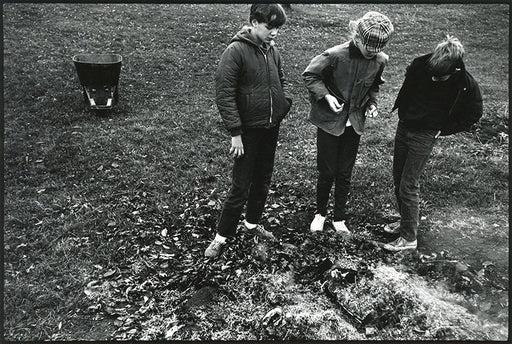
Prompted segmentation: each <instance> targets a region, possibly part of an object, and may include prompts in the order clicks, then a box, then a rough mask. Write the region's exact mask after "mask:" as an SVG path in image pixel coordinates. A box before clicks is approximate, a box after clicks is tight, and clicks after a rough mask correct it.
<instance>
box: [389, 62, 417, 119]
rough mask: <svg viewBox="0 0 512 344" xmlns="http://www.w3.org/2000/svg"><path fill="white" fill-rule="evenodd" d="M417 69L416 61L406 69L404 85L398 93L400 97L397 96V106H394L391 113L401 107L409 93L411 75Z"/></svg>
mask: <svg viewBox="0 0 512 344" xmlns="http://www.w3.org/2000/svg"><path fill="white" fill-rule="evenodd" d="M414 67H415V61H413V62H411V63H410V64H409V65H408V66H407V67H406V68H405V79H404V82H403V84H402V87H400V91H398V95H397V96H396V100H395V104H394V105H393V109H391V112H393V111H395V110H396V109H398V107H399V106H400V102H401V101H402V100H403V99H404V98H405V94H406V93H407V91H408V88H409V83H410V79H411V74H412V72H413V70H414Z"/></svg>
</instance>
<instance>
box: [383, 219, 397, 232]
mask: <svg viewBox="0 0 512 344" xmlns="http://www.w3.org/2000/svg"><path fill="white" fill-rule="evenodd" d="M384 232H386V233H389V234H398V233H400V220H399V221H396V222H393V223H387V224H386V225H385V226H384Z"/></svg>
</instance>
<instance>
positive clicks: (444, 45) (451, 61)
mask: <svg viewBox="0 0 512 344" xmlns="http://www.w3.org/2000/svg"><path fill="white" fill-rule="evenodd" d="M463 57H464V47H463V46H462V43H461V42H460V41H459V39H458V38H457V37H453V36H451V35H446V39H445V40H444V41H442V42H441V43H439V44H438V45H437V47H436V48H435V49H434V51H433V52H432V55H431V56H430V59H429V65H430V69H431V71H432V72H433V73H434V74H435V75H447V74H451V73H453V72H454V71H455V68H457V66H459V65H460V64H461V63H462V58H463Z"/></svg>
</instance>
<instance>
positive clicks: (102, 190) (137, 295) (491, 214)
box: [3, 3, 509, 340]
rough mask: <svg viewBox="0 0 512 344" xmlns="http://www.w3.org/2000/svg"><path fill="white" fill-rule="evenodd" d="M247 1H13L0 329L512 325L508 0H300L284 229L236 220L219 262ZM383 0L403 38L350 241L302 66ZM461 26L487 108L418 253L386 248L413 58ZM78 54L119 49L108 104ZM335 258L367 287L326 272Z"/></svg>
mask: <svg viewBox="0 0 512 344" xmlns="http://www.w3.org/2000/svg"><path fill="white" fill-rule="evenodd" d="M248 9H249V7H248V5H225V4H212V5H207V4H201V5H192V4H180V5H163V4H115V5H114V4H111V5H108V4H107V5H105V4H13V3H8V4H4V5H3V16H4V17H3V20H4V21H3V25H4V183H5V201H4V202H5V204H4V216H5V224H4V278H5V282H4V286H5V288H4V318H5V319H4V320H5V321H4V326H5V333H4V336H5V339H8V340H101V339H103V340H105V339H143V340H154V339H173V340H195V339H202V340H210V339H221V340H234V339H239V340H244V339H258V340H268V339H280V340H299V339H308V340H315V339H351V340H357V339H362V340H364V339H427V340H429V339H435V340H448V339H458V340H463V339H469V340H504V339H507V338H508V272H509V267H508V254H509V251H508V239H509V237H508V210H509V203H508V201H509V195H508V180H509V174H508V162H509V161H508V155H509V138H508V123H509V109H508V103H509V99H508V95H509V89H508V80H509V74H508V73H509V71H508V63H509V55H508V51H509V46H508V42H509V40H508V34H509V22H508V18H509V6H508V5H506V4H501V5H500V4H492V5H490V4H489V5H483V4H474V5H468V4H464V5H462V4H450V5H425V4H423V5H409V4H372V5H365V4H350V5H341V4H340V5H320V4H303V5H298V4H294V5H292V9H291V11H290V12H289V21H288V23H287V24H286V26H285V27H283V28H282V30H280V33H279V37H278V39H277V42H276V43H277V46H278V48H279V49H280V52H281V55H282V57H283V60H284V64H285V72H286V74H287V77H288V79H289V81H290V82H291V84H292V91H293V95H294V103H293V104H294V105H293V108H292V111H291V113H290V114H289V116H288V117H287V118H286V120H285V122H284V123H283V125H282V129H281V134H280V143H279V146H278V152H277V156H276V167H275V174H274V178H273V183H272V187H271V194H270V197H269V201H268V209H267V211H266V214H265V218H264V223H265V225H266V226H267V227H270V228H272V229H273V231H274V233H275V234H276V237H278V238H279V243H277V244H264V243H258V242H255V241H254V240H252V239H251V238H248V237H247V235H246V234H245V233H241V234H240V236H238V237H237V239H236V240H235V242H234V243H233V244H232V245H231V246H230V248H229V249H228V250H227V252H226V253H225V254H224V256H223V257H222V258H221V259H219V260H217V261H215V262H208V261H206V260H205V259H204V258H203V252H204V249H205V248H206V246H207V245H208V243H209V241H210V240H211V239H212V237H213V235H214V233H215V225H216V220H217V217H218V216H219V213H220V210H221V207H222V202H223V200H224V199H225V196H226V194H227V191H228V188H229V183H230V169H231V164H232V161H231V159H230V158H229V156H228V154H227V151H228V149H229V136H228V134H227V132H226V131H225V130H224V129H223V127H222V123H221V120H220V116H219V115H218V112H217V109H216V105H215V102H214V83H213V75H214V71H215V68H216V66H217V63H218V59H219V56H220V54H221V52H222V51H223V49H224V48H225V47H226V45H227V44H228V42H229V40H230V38H231V37H232V36H233V35H234V34H235V33H236V32H237V30H239V28H240V27H241V26H242V25H243V24H244V23H246V21H247V16H248ZM368 10H377V11H381V12H383V13H385V14H387V15H388V16H389V17H390V19H391V20H392V21H393V23H394V25H395V30H396V35H395V36H394V38H393V40H392V41H391V42H390V43H389V45H388V47H387V49H386V52H387V53H388V54H389V55H390V61H389V64H388V66H387V68H386V70H385V72H384V78H385V79H386V80H387V83H386V84H385V85H384V86H383V87H382V91H381V94H380V105H379V108H380V117H378V118H376V119H372V120H369V121H368V130H367V132H366V134H365V135H364V136H363V137H362V141H361V147H360V150H359V156H358V160H357V162H356V166H355V169H354V174H353V182H352V184H353V187H352V192H351V196H350V200H349V213H350V215H351V217H350V219H349V221H348V222H349V226H350V228H352V229H353V232H354V234H353V235H352V236H351V237H349V238H338V237H335V236H333V235H332V232H331V231H328V232H327V233H320V234H319V235H317V236H313V235H311V234H310V233H308V225H309V222H310V221H311V218H312V216H313V213H312V212H313V211H314V199H315V197H314V196H315V187H314V185H315V176H316V170H315V149H316V148H315V129H314V127H313V126H312V125H310V124H309V123H308V122H307V120H306V118H307V113H308V111H309V103H308V100H307V92H306V89H305V87H304V86H303V83H302V80H301V76H300V75H301V73H302V71H303V70H304V69H305V67H306V66H307V65H308V63H309V61H310V59H311V58H312V57H313V56H315V55H316V54H319V53H321V52H322V51H323V50H324V49H326V48H329V47H331V46H333V45H336V44H339V43H341V42H344V40H345V38H346V37H347V25H348V21H349V20H351V19H356V18H358V17H360V16H362V15H363V14H364V13H365V12H366V11H368ZM447 33H450V34H453V35H455V36H458V37H460V39H461V41H462V42H463V44H464V45H465V48H466V52H467V54H466V65H467V69H468V70H469V71H470V72H471V73H472V75H473V76H474V77H475V79H476V80H477V81H478V82H479V85H480V87H481V90H482V93H483V98H484V116H483V118H482V120H481V121H480V123H479V124H478V125H477V126H476V127H475V128H474V129H473V130H472V131H471V132H468V133H462V134H458V135H455V136H449V137H445V138H441V139H440V140H439V142H438V144H437V146H436V147H435V149H434V152H433V155H432V158H431V160H430V163H429V164H428V166H427V168H426V171H425V173H424V176H423V178H422V195H421V197H422V203H421V209H420V212H421V216H422V222H421V226H420V233H419V238H418V240H419V252H418V253H408V254H402V253H400V254H395V255H392V254H387V253H384V252H382V250H380V248H379V247H378V246H376V245H375V244H374V242H375V241H387V240H390V238H387V237H386V236H384V235H382V234H381V233H382V230H381V229H382V226H383V225H384V224H385V223H386V222H389V221H390V217H389V214H390V213H391V210H392V209H393V204H394V199H393V192H392V178H391V162H392V151H393V138H394V131H395V129H396V124H397V115H396V113H393V114H391V113H390V110H391V107H392V104H393V101H394V99H395V97H396V94H397V92H398V89H399V87H400V86H401V83H402V81H403V73H404V70H405V67H406V66H407V64H408V63H409V62H410V61H411V60H412V59H413V58H414V57H416V56H419V55H421V54H424V53H428V52H430V51H431V49H432V48H433V47H434V46H435V44H436V43H437V42H438V41H440V40H441V39H442V38H443V37H444V35H446V34H447ZM78 53H118V54H120V55H122V56H123V68H122V72H121V80H120V96H121V100H120V103H119V104H118V106H117V107H116V108H115V110H114V111H113V112H111V113H109V114H101V115H100V114H95V113H93V112H91V111H88V110H87V109H86V108H85V106H84V102H83V97H82V92H81V89H80V85H79V82H78V78H77V74H76V71H75V69H74V66H73V64H72V61H71V57H72V56H73V55H74V54H78ZM327 259H328V260H329V261H330V262H336V264H337V265H338V266H341V267H344V268H351V269H354V270H357V271H358V274H357V276H358V278H357V283H352V284H348V285H347V284H346V283H342V282H343V281H341V282H340V281H336V280H334V279H329V278H327V277H325V276H326V275H322V276H323V277H321V278H314V277H312V276H315V274H314V272H315V271H316V272H319V271H321V272H323V270H322V269H321V265H319V264H318V263H319V262H322V261H323V262H326V260H327ZM329 266H330V268H331V269H333V267H332V266H331V265H329ZM308 269H309V270H308ZM308 271H309V272H308ZM311 271H313V274H311ZM326 278H327V279H326ZM324 282H325V283H327V284H325V283H324ZM322 283H323V284H322ZM325 285H327V286H330V288H331V289H330V290H331V291H332V293H331V296H334V298H333V297H331V298H329V295H327V293H326V292H324V289H323V288H322V286H323V287H325ZM340 305H341V306H340ZM278 307H280V308H279V309H280V310H281V311H282V313H279V312H278V313H276V314H277V315H276V316H275V317H272V318H270V319H268V318H265V317H264V316H265V315H266V314H267V313H268V312H269V311H270V310H272V309H276V308H278ZM346 310H349V312H348V313H347V312H346ZM351 314H352V315H351ZM354 314H355V315H354ZM369 314H372V316H368V315H369ZM361 318H365V319H366V321H365V323H364V324H363V325H362V326H361V325H360V324H359V325H358V324H357V321H356V324H355V323H354V319H356V320H357V319H361ZM363 320H364V319H363Z"/></svg>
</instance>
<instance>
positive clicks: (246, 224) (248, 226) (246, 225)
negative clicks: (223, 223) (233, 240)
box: [244, 220, 258, 229]
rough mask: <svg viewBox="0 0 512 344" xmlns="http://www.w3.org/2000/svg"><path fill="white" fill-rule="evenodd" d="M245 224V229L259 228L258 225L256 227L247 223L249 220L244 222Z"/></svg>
mask: <svg viewBox="0 0 512 344" xmlns="http://www.w3.org/2000/svg"><path fill="white" fill-rule="evenodd" d="M244 224H245V227H247V228H249V229H254V228H256V227H257V226H258V225H255V224H254V223H249V222H247V220H244Z"/></svg>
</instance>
